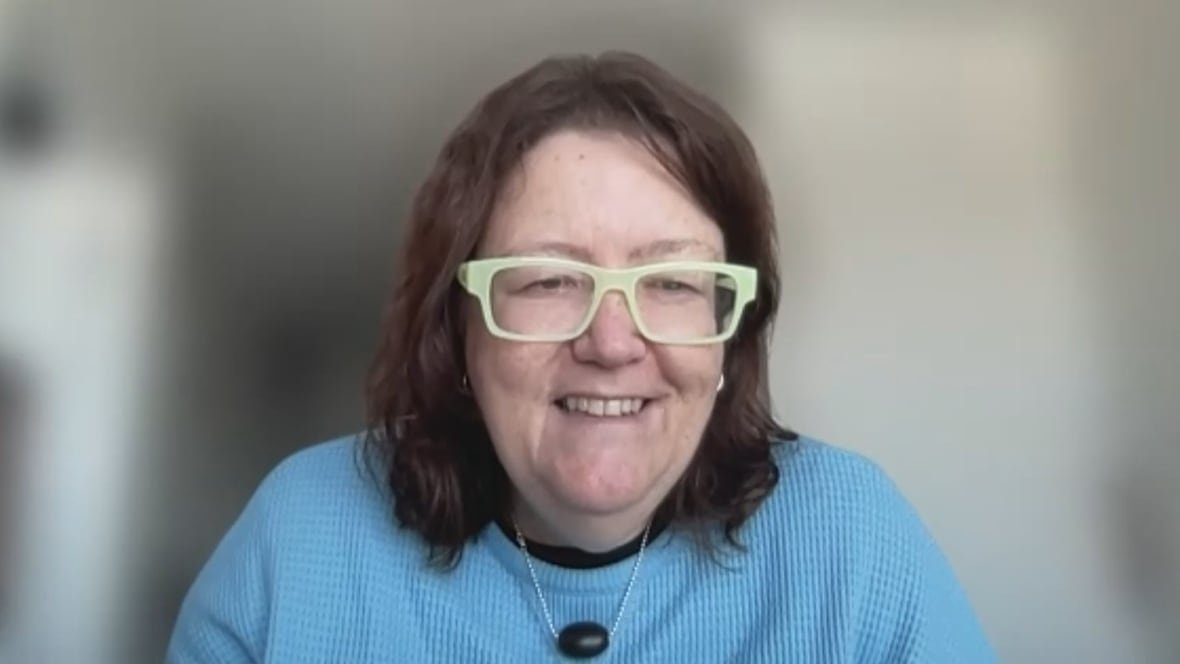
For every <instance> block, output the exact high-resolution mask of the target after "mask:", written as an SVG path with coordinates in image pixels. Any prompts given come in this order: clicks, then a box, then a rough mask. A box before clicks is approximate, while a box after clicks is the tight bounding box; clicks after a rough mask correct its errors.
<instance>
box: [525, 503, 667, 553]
mask: <svg viewBox="0 0 1180 664" xmlns="http://www.w3.org/2000/svg"><path fill="white" fill-rule="evenodd" d="M513 519H514V521H515V523H516V526H517V527H518V528H520V531H521V532H522V533H524V535H525V537H527V538H529V539H530V540H533V541H534V542H540V543H541V544H548V545H550V546H566V547H574V548H577V549H581V550H583V551H587V552H589V553H602V552H605V551H610V550H612V549H616V548H618V547H620V546H622V545H624V544H626V543H627V542H630V541H631V540H633V539H635V538H636V537H639V536H640V535H641V534H643V531H644V529H645V528H647V526H648V523H649V522H650V521H651V514H649V513H647V512H646V511H644V512H641V513H639V514H636V515H614V514H612V515H605V516H598V515H577V516H571V515H564V514H563V515H559V516H558V517H557V518H545V517H543V516H542V515H541V514H540V513H539V512H537V511H535V510H532V509H530V508H528V507H527V506H526V505H525V504H524V502H523V501H518V502H517V508H516V509H515V510H514V511H513Z"/></svg>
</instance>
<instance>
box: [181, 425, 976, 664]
mask: <svg viewBox="0 0 1180 664" xmlns="http://www.w3.org/2000/svg"><path fill="white" fill-rule="evenodd" d="M775 449H776V451H775V454H776V458H777V462H778V464H779V467H780V469H781V471H782V475H781V479H780V481H779V484H778V486H777V488H776V489H775V490H774V491H773V492H772V493H771V494H770V496H769V497H768V498H767V499H766V501H765V502H764V503H763V504H762V506H761V507H760V508H759V509H758V511H757V512H755V514H754V515H753V516H752V517H751V518H750V520H749V521H748V522H747V523H746V525H745V526H744V527H743V529H742V530H741V531H740V536H741V540H742V541H743V542H744V543H745V544H746V547H747V549H746V551H745V552H744V553H725V554H723V555H722V556H721V558H720V559H718V560H711V559H710V558H709V557H708V555H707V554H704V553H702V552H700V551H699V550H698V548H697V547H696V546H695V545H694V544H693V543H692V542H691V541H690V540H689V538H688V537H687V536H685V535H683V534H676V533H674V532H673V531H671V530H670V531H668V532H665V533H664V534H662V535H660V536H659V537H658V538H656V539H654V540H653V541H652V542H651V543H650V544H649V545H648V549H647V551H646V553H645V554H644V558H643V562H642V565H641V567H640V569H639V575H638V577H637V579H636V581H635V585H634V588H633V590H632V594H631V597H630V599H629V600H628V604H627V609H626V613H625V614H624V615H623V618H622V622H621V624H620V625H619V629H618V632H617V633H616V635H615V636H614V638H612V639H611V645H610V647H609V648H608V649H607V650H606V652H605V653H603V654H602V655H600V656H599V658H598V660H599V661H604V662H607V661H609V662H785V661H790V662H940V663H941V662H988V661H993V660H994V655H993V654H992V652H991V649H990V648H989V646H988V643H987V641H986V638H985V637H984V634H983V632H982V631H981V629H980V626H979V624H978V622H977V621H976V618H975V616H974V615H973V613H972V610H971V608H970V606H969V604H968V602H967V599H966V597H964V594H963V592H962V590H961V589H960V587H959V584H958V583H957V582H956V580H955V577H954V575H953V573H952V571H951V569H950V567H949V565H948V564H947V561H946V560H945V558H944V557H943V555H942V554H941V553H940V552H939V550H938V548H937V546H936V545H935V543H934V542H933V540H932V539H931V537H930V535H929V533H927V531H926V529H925V528H924V527H923V525H922V523H921V521H920V520H919V519H918V517H917V516H916V515H915V513H914V510H913V509H912V508H911V507H910V505H909V504H908V503H907V502H906V501H905V499H904V498H903V497H902V496H901V495H900V494H899V492H898V490H897V489H896V488H895V486H894V485H893V484H892V483H891V482H890V481H889V479H887V478H886V477H885V476H884V474H883V473H882V472H881V471H880V470H879V469H878V468H877V467H876V466H875V465H873V464H872V463H871V462H869V461H866V460H865V459H864V458H862V457H860V456H857V455H855V454H853V453H850V452H846V451H842V450H839V449H837V448H834V447H831V446H828V445H825V444H823V443H819V442H816V441H813V440H808V439H802V440H800V441H799V442H798V443H797V444H783V445H778V446H776V448H775ZM359 468H360V466H359V465H358V457H357V454H356V441H355V439H354V438H351V437H350V438H344V439H340V440H336V441H332V442H329V443H324V444H321V445H317V446H315V447H312V448H309V449H307V450H304V451H302V452H299V453H297V454H295V455H293V456H292V457H290V458H289V459H287V460H286V461H284V462H283V463H282V464H280V465H279V466H278V467H277V468H276V469H275V470H274V471H273V472H271V474H270V475H269V476H268V477H267V478H266V480H265V481H264V482H263V483H262V485H261V487H260V488H259V489H258V491H257V493H256V494H255V495H254V497H253V498H252V499H251V500H250V502H249V504H248V505H247V506H246V508H245V511H244V512H243V514H242V515H241V517H240V518H239V519H238V521H237V522H236V523H235V524H234V526H233V527H232V528H231V529H230V531H229V533H228V534H227V535H226V536H225V538H224V540H223V541H222V542H221V544H220V545H219V546H218V547H217V549H216V551H215V552H214V554H213V557H212V559H211V560H210V561H209V562H208V564H207V565H206V566H205V568H204V569H203V570H202V571H201V573H200V575H199V576H198V577H197V580H196V582H195V584H194V585H193V587H192V589H191V590H190V591H189V594H188V596H187V598H186V599H185V601H184V604H183V607H182V608H181V612H180V617H179V619H178V622H177V624H176V628H175V632H174V634H173V636H172V641H171V644H170V646H169V649H168V655H167V661H168V662H170V663H175V664H182V663H187V662H218V663H226V664H229V663H235V662H283V663H286V662H349V663H362V662H415V663H417V662H512V663H514V664H515V663H516V662H547V661H555V660H559V659H560V656H559V654H558V653H557V651H556V649H555V645H554V640H553V637H552V635H551V634H550V632H549V630H548V627H547V626H546V624H545V622H544V618H543V616H542V614H541V610H540V605H539V603H538V601H537V596H536V590H535V589H534V587H533V583H532V581H531V579H530V577H529V573H528V569H527V567H526V566H525V562H524V560H523V557H522V555H521V552H520V550H519V549H518V548H517V547H516V546H515V544H514V543H513V542H511V541H509V539H508V538H507V537H505V535H504V533H503V532H502V531H501V530H500V529H499V528H498V527H496V526H495V525H494V524H493V525H491V526H489V527H488V528H487V529H485V530H484V531H483V532H482V533H480V535H479V536H478V537H477V538H476V540H475V541H473V542H472V543H470V544H469V545H468V546H467V547H466V549H465V551H464V554H463V558H462V560H461V562H460V563H459V565H458V566H457V567H456V568H455V569H453V570H450V571H445V570H439V569H435V568H432V567H429V566H427V564H426V562H425V560H426V551H425V548H424V544H423V543H422V541H421V540H420V538H419V537H418V536H417V535H416V534H415V533H414V532H412V531H409V530H405V529H400V528H397V527H395V526H394V521H393V516H392V511H391V503H390V501H389V498H388V491H387V490H385V489H384V488H383V487H381V486H380V483H379V482H377V481H374V480H372V479H371V478H370V476H369V475H368V474H366V473H363V472H362V471H361V470H359ZM632 563H633V559H629V560H624V561H621V562H618V563H615V564H612V565H609V566H606V567H600V568H596V569H590V570H572V569H566V568H562V567H558V566H554V565H550V564H548V563H545V562H543V561H540V560H535V559H534V565H535V566H536V572H537V575H538V577H539V579H540V583H541V585H542V588H543V589H544V592H545V598H546V600H547V601H548V602H549V608H550V611H551V612H552V614H553V620H554V622H555V623H556V624H557V626H558V628H559V629H560V628H561V626H562V625H566V624H568V623H571V622H575V621H579V620H594V621H597V622H599V623H602V624H605V625H610V623H611V622H612V621H613V620H614V617H615V612H616V610H617V608H618V603H619V600H620V598H621V596H622V592H623V589H624V587H625V586H626V584H627V580H628V578H629V576H630V573H631V567H632Z"/></svg>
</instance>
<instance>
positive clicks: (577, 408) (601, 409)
mask: <svg viewBox="0 0 1180 664" xmlns="http://www.w3.org/2000/svg"><path fill="white" fill-rule="evenodd" d="M650 401H651V399H643V398H638V397H624V398H618V399H602V398H597V397H577V396H568V397H564V398H561V399H558V400H557V401H555V402H554V403H555V404H556V405H557V407H558V408H560V409H562V410H563V411H565V412H567V413H578V414H582V415H590V416H592V417H622V416H625V415H634V414H636V413H638V412H639V411H641V410H643V408H644V406H646V405H647V404H648V403H649V402H650Z"/></svg>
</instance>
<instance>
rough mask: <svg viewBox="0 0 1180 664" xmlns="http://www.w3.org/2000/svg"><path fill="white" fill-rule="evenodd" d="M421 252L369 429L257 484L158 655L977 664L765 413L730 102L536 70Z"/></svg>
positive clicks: (829, 460) (860, 465)
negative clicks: (955, 663)
mask: <svg viewBox="0 0 1180 664" xmlns="http://www.w3.org/2000/svg"><path fill="white" fill-rule="evenodd" d="M407 231H408V233H407V236H406V238H405V242H404V245H403V253H402V258H401V262H400V270H401V274H400V278H399V280H398V282H397V285H396V288H395V290H394V293H393V297H392V302H391V307H390V312H389V316H388V319H387V322H386V324H385V329H384V335H383V341H382V345H381V349H380V351H379V353H378V356H377V360H376V362H375V364H374V369H373V373H372V377H371V378H372V380H371V383H370V388H369V406H370V417H371V422H370V427H369V432H370V433H368V434H367V435H366V436H364V437H361V438H357V439H353V438H346V439H341V440H338V441H335V442H330V443H327V444H323V445H320V446H316V447H313V448H311V449H309V450H306V451H303V452H300V453H298V454H296V455H295V456H294V457H292V458H290V459H288V460H287V461H286V462H284V463H283V464H281V465H280V466H279V467H278V468H277V469H276V470H275V471H273V472H272V474H271V475H270V476H269V477H268V478H267V479H266V480H265V482H264V483H263V484H262V486H261V488H260V489H259V490H258V492H257V494H256V495H255V496H254V498H253V499H252V500H251V502H250V504H249V505H248V506H247V507H246V510H245V512H244V514H243V515H242V516H241V518H240V519H239V520H238V522H237V523H236V524H235V525H234V526H233V528H232V529H231V531H230V532H229V534H228V535H227V536H226V538H225V540H224V541H223V542H222V543H221V545H220V546H219V547H218V549H217V550H216V552H215V553H214V555H213V558H212V560H211V561H210V562H209V563H208V565H207V566H206V568H205V569H204V570H203V571H202V572H201V574H200V576H199V577H198V579H197V581H196V583H195V585H194V587H193V588H192V590H191V592H190V593H189V596H188V598H187V599H186V601H185V603H184V606H183V608H182V610H181V615H180V618H179V621H178V624H177V627H176V632H175V634H174V636H173V640H172V643H171V646H170V650H169V661H172V662H206V661H209V662H212V661H216V662H239V661H241V662H253V661H271V662H289V661H299V662H370V661H381V662H391V661H406V662H410V661H412V662H421V661H446V662H456V661H464V662H466V661H473V662H500V661H504V662H508V661H512V662H516V661H550V660H553V659H560V658H562V657H574V658H577V657H591V656H599V657H602V658H605V659H609V660H613V661H626V662H631V661H694V662H696V661H700V662H719V661H784V660H790V661H798V662H810V661H831V662H846V661H866V662H893V661H938V662H947V661H986V660H990V658H991V655H990V652H989V649H988V646H987V643H986V641H985V638H984V636H983V635H982V633H981V631H980V628H979V626H978V624H977V623H976V620H975V618H974V617H973V615H972V612H971V609H970V607H969V606H968V603H967V601H966V599H965V598H964V596H963V593H962V592H961V591H960V589H959V586H958V584H957V582H956V581H955V578H954V576H953V574H952V572H951V570H950V569H949V567H948V565H947V563H946V561H945V560H944V558H943V557H942V555H941V554H940V553H939V551H938V549H937V547H936V546H935V544H934V543H933V542H932V541H931V539H930V537H929V535H928V534H927V533H926V531H925V529H924V528H923V526H922V525H921V523H920V521H919V520H918V518H917V517H916V516H915V514H914V512H913V510H912V509H911V508H910V507H909V506H908V505H907V504H906V502H905V500H904V499H903V498H902V497H901V496H900V495H899V493H898V492H897V490H896V489H895V488H894V486H893V485H892V484H891V483H890V482H889V480H887V479H886V478H885V477H884V476H883V475H882V474H881V472H880V471H879V470H878V469H877V468H876V467H875V466H873V465H872V464H871V463H869V462H868V461H865V460H864V459H861V458H859V457H857V456H855V455H853V454H851V453H848V452H843V451H839V450H837V449H835V448H832V447H829V446H826V445H824V444H822V443H819V442H816V441H812V440H808V439H804V438H801V437H798V436H796V435H795V434H793V433H790V432H788V431H787V430H785V429H783V428H782V427H780V426H779V425H778V424H776V423H775V421H774V420H773V418H772V417H771V409H770V400H769V395H768V390H767V347H768V341H769V336H770V325H771V321H772V320H773V319H774V313H775V308H776V305H777V301H778V272H777V266H776V260H775V256H776V245H775V237H774V225H773V216H772V211H771V206H770V202H769V197H768V195H767V191H766V187H765V184H764V182H763V179H762V175H761V172H760V170H759V166H758V164H757V161H756V159H755V156H754V151H753V149H752V148H751V147H750V145H749V143H748V141H747V139H746V138H745V136H744V135H743V134H742V132H741V130H740V129H739V128H738V127H737V126H736V125H735V124H734V122H733V121H732V120H731V119H730V118H729V116H728V115H726V113H725V112H724V111H722V110H721V109H720V108H718V107H717V106H716V105H715V104H714V103H713V102H711V101H709V100H708V99H706V98H704V97H703V96H701V95H700V94H698V93H696V92H694V91H692V90H690V89H689V88H687V87H685V86H684V85H683V84H682V83H680V82H678V81H676V80H674V79H673V78H671V77H670V76H669V75H668V74H667V73H665V72H663V71H662V70H660V69H659V68H657V67H656V66H655V65H653V64H651V63H650V62H647V61H646V60H643V59H642V58H639V57H636V56H633V55H627V54H607V55H603V56H601V57H598V58H584V57H579V58H557V59H549V60H546V61H544V62H542V63H540V64H539V65H537V66H535V67H533V68H531V69H529V70H528V71H526V72H524V73H523V74H521V75H519V76H517V77H516V78H514V79H512V80H510V81H508V82H507V83H505V84H504V85H502V86H501V87H499V88H497V89H496V90H494V91H493V92H492V93H491V94H490V95H488V96H487V97H486V98H485V99H484V100H483V101H482V102H480V103H479V105H478V106H477V107H476V108H475V109H474V110H473V111H472V113H471V114H470V115H469V116H468V117H467V118H466V119H465V120H464V121H463V123H462V124H461V125H460V126H459V127H458V129H456V130H455V132H454V133H453V134H452V136H451V137H450V138H449V140H448V141H447V142H446V144H445V145H444V146H443V148H442V151H441V154H440V155H439V158H438V161H437V163H436V164H435V166H434V169H433V171H432V172H431V173H430V175H429V176H428V178H427V180H426V181H425V183H424V184H423V185H422V187H421V189H420V190H419V192H418V194H417V197H416V199H415V201H414V205H413V209H412V212H411V216H410V220H409V224H408V229H407ZM358 442H359V443H363V444H361V445H359V446H358V445H357V443H358ZM357 449H359V450H361V451H362V452H364V455H363V461H364V463H360V464H358V463H354V462H355V461H357V457H356V456H354V450H357ZM364 468H367V469H368V471H373V472H365V471H364V470H363V469H364Z"/></svg>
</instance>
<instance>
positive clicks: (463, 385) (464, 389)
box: [459, 374, 471, 394]
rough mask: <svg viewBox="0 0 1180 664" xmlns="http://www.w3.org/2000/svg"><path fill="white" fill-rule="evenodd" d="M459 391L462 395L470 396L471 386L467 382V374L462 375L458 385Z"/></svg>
mask: <svg viewBox="0 0 1180 664" xmlns="http://www.w3.org/2000/svg"><path fill="white" fill-rule="evenodd" d="M459 391H460V392H462V393H463V394H471V384H470V383H468V382H467V374H463V382H462V383H460V385H459Z"/></svg>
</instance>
